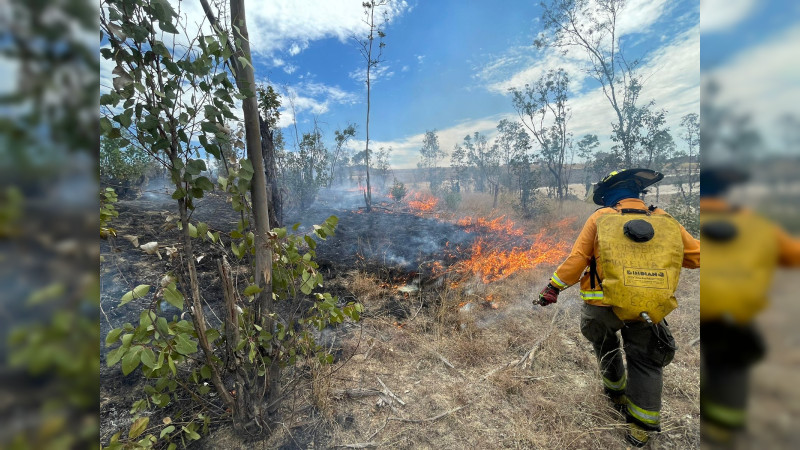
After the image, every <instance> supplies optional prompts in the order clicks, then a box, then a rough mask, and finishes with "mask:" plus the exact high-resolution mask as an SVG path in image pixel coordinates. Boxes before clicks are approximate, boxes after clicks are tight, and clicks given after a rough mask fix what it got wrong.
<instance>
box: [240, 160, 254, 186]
mask: <svg viewBox="0 0 800 450" xmlns="http://www.w3.org/2000/svg"><path fill="white" fill-rule="evenodd" d="M241 165H242V168H241V169H240V170H239V177H240V178H243V179H245V180H247V181H250V180H251V179H252V178H253V174H254V173H255V171H254V170H253V163H251V162H250V160H249V159H243V160H241Z"/></svg>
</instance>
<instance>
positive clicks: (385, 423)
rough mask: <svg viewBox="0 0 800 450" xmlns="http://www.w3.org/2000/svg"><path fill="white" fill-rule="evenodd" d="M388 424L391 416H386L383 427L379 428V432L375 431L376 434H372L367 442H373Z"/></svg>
mask: <svg viewBox="0 0 800 450" xmlns="http://www.w3.org/2000/svg"><path fill="white" fill-rule="evenodd" d="M388 423H389V416H386V420H385V421H384V422H383V425H382V426H381V427H380V428H378V429H377V430H375V432H374V433H372V434H371V435H370V436H369V437H368V438H367V440H368V441H372V439H374V438H375V436H377V435H378V433H380V432H381V431H383V429H384V428H386V425H387V424H388Z"/></svg>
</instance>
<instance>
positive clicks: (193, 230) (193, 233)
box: [189, 223, 197, 238]
mask: <svg viewBox="0 0 800 450" xmlns="http://www.w3.org/2000/svg"><path fill="white" fill-rule="evenodd" d="M189 236H191V237H193V238H196V237H197V227H196V226H194V225H192V224H191V223H189Z"/></svg>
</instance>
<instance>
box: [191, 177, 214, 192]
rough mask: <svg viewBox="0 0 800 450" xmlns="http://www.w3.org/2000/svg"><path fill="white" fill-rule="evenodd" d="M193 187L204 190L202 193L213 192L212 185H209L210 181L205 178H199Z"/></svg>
mask: <svg viewBox="0 0 800 450" xmlns="http://www.w3.org/2000/svg"><path fill="white" fill-rule="evenodd" d="M194 185H195V186H196V187H198V188H200V189H202V190H204V191H213V190H214V184H213V183H211V180H209V179H208V178H206V177H200V178H198V179H196V180H194Z"/></svg>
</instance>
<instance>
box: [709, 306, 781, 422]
mask: <svg viewBox="0 0 800 450" xmlns="http://www.w3.org/2000/svg"><path fill="white" fill-rule="evenodd" d="M700 336H701V337H702V344H701V347H700V357H701V367H700V392H701V394H700V420H701V422H710V423H713V424H715V425H718V426H722V427H725V428H729V429H742V428H744V427H745V424H746V414H747V399H748V397H749V392H750V389H749V387H750V383H749V380H750V371H751V369H752V367H753V365H754V364H755V363H757V362H758V361H760V360H761V359H762V358H763V357H764V354H765V353H766V345H765V344H764V340H763V338H762V337H761V333H760V332H759V331H758V330H757V329H756V328H755V327H754V326H753V325H736V324H728V323H725V322H723V321H708V322H703V323H701V324H700Z"/></svg>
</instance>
